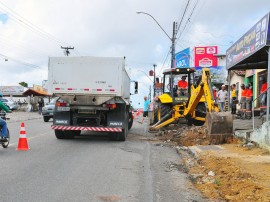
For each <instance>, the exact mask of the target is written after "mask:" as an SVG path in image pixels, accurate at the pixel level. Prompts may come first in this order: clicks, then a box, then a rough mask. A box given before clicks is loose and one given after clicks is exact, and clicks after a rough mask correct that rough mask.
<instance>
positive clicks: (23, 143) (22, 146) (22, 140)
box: [17, 122, 29, 150]
mask: <svg viewBox="0 0 270 202" xmlns="http://www.w3.org/2000/svg"><path fill="white" fill-rule="evenodd" d="M17 150H29V147H28V143H27V138H26V131H25V127H24V123H23V122H22V123H21V130H20V137H19V142H18V147H17Z"/></svg>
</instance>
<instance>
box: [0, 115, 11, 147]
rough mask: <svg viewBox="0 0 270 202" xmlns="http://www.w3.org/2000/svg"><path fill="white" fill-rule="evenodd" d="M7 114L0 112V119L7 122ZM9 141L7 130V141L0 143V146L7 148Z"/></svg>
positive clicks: (0, 129) (0, 128)
mask: <svg viewBox="0 0 270 202" xmlns="http://www.w3.org/2000/svg"><path fill="white" fill-rule="evenodd" d="M6 115H7V113H6V112H5V111H0V117H1V118H2V119H4V120H5V121H6V120H9V118H7V117H6ZM0 132H1V133H2V126H0ZM9 141H10V136H9V130H8V129H7V141H5V142H2V141H0V144H1V145H2V147H3V148H7V147H8V145H9Z"/></svg>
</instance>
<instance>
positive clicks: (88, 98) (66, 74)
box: [48, 56, 137, 141]
mask: <svg viewBox="0 0 270 202" xmlns="http://www.w3.org/2000/svg"><path fill="white" fill-rule="evenodd" d="M48 74H49V75H48V80H49V81H48V88H49V92H50V93H51V94H52V95H53V96H55V97H58V98H59V99H58V101H57V102H56V106H55V111H54V118H53V125H52V126H51V127H52V129H54V131H55V136H56V138H58V139H65V138H73V137H74V136H76V135H80V134H81V132H82V131H96V132H108V133H109V137H110V138H111V139H115V140H119V141H125V139H126V137H127V133H128V130H129V129H130V128H131V126H132V122H133V120H132V113H131V111H130V82H131V81H130V78H129V76H128V74H127V72H126V69H125V59H124V58H113V57H89V56H87V57H51V58H49V71H48ZM135 88H137V83H136V84H135ZM136 91H137V90H136Z"/></svg>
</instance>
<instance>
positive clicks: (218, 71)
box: [195, 66, 227, 84]
mask: <svg viewBox="0 0 270 202" xmlns="http://www.w3.org/2000/svg"><path fill="white" fill-rule="evenodd" d="M202 68H203V67H197V68H196V73H195V74H196V76H200V75H202ZM208 68H209V69H210V74H211V81H212V83H222V84H223V83H225V82H226V77H227V70H226V68H225V67H224V66H211V67H208Z"/></svg>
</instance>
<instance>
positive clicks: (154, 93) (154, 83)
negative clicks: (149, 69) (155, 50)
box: [153, 64, 157, 98]
mask: <svg viewBox="0 0 270 202" xmlns="http://www.w3.org/2000/svg"><path fill="white" fill-rule="evenodd" d="M153 66H154V82H153V85H154V88H153V89H154V92H153V98H155V96H156V66H157V65H156V64H153Z"/></svg>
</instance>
